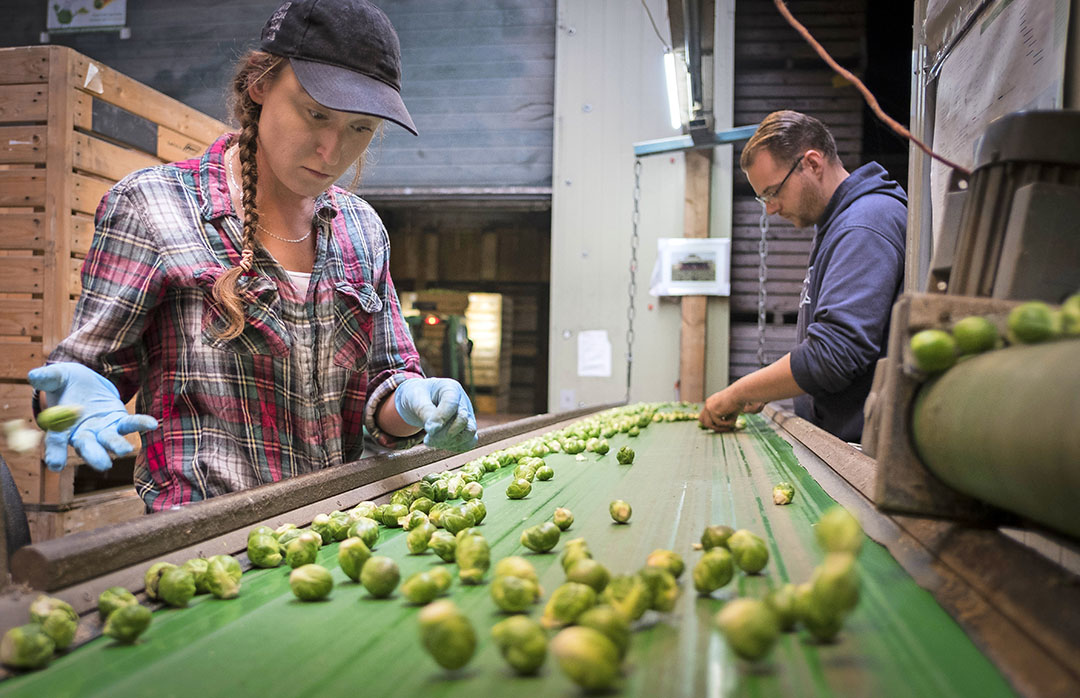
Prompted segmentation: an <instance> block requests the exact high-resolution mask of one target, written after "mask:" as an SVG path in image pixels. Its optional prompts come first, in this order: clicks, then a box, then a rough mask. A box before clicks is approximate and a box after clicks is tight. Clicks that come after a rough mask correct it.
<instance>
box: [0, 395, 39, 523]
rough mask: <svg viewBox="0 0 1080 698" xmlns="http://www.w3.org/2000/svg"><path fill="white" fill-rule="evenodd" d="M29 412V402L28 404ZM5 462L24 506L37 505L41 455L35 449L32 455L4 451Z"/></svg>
mask: <svg viewBox="0 0 1080 698" xmlns="http://www.w3.org/2000/svg"><path fill="white" fill-rule="evenodd" d="M27 411H29V402H28V403H27ZM3 454H4V462H5V463H7V467H8V470H9V471H11V479H12V480H14V481H15V489H17V490H18V491H19V497H21V498H22V501H23V504H37V503H39V502H40V501H41V471H42V469H43V467H44V466H43V465H42V463H41V454H40V453H38V452H37V449H35V450H34V451H33V452H31V453H15V452H14V451H7V450H4V451H3Z"/></svg>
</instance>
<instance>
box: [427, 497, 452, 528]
mask: <svg viewBox="0 0 1080 698" xmlns="http://www.w3.org/2000/svg"><path fill="white" fill-rule="evenodd" d="M451 508H452V506H451V505H450V504H448V503H446V502H436V503H435V505H434V506H433V507H431V510H430V511H428V521H430V522H431V523H433V524H435V526H437V527H438V528H442V527H443V524H442V517H443V514H444V513H446V512H447V511H448V510H450V509H451Z"/></svg>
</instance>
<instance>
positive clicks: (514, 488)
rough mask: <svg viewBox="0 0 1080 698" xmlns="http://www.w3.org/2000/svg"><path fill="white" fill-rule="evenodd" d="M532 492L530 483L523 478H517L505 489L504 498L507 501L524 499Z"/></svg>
mask: <svg viewBox="0 0 1080 698" xmlns="http://www.w3.org/2000/svg"><path fill="white" fill-rule="evenodd" d="M530 492H532V483H530V482H529V481H528V480H526V479H525V478H522V477H519V478H517V479H515V480H514V481H513V482H511V483H510V486H509V487H507V488H506V496H507V498H509V499H525V498H526V497H528V496H529V493H530Z"/></svg>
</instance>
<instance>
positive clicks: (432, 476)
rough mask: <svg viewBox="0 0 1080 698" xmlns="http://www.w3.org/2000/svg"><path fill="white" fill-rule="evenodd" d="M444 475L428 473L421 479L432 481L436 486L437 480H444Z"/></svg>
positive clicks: (432, 484)
mask: <svg viewBox="0 0 1080 698" xmlns="http://www.w3.org/2000/svg"><path fill="white" fill-rule="evenodd" d="M442 476H443V474H442V473H428V474H427V475H425V476H424V477H423V478H421V481H422V482H428V483H431V486H432V487H434V486H435V483H436V482H439V481H441V480H442Z"/></svg>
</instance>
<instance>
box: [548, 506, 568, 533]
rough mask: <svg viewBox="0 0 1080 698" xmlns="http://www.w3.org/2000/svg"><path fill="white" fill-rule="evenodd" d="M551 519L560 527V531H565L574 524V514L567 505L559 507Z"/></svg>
mask: <svg viewBox="0 0 1080 698" xmlns="http://www.w3.org/2000/svg"><path fill="white" fill-rule="evenodd" d="M551 521H552V523H554V524H555V525H556V526H558V527H559V530H560V531H565V530H566V529H568V528H570V527H571V526H572V525H573V524H574V514H573V512H571V511H570V510H569V509H567V508H566V507H559V508H557V509H556V510H555V514H554V515H553V516H552V517H551Z"/></svg>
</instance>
